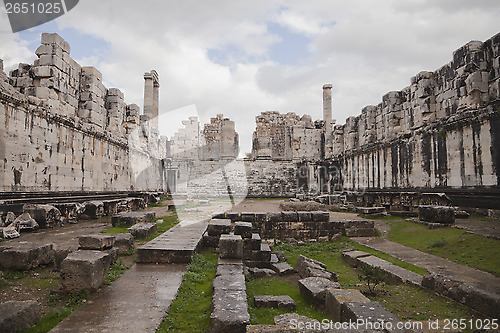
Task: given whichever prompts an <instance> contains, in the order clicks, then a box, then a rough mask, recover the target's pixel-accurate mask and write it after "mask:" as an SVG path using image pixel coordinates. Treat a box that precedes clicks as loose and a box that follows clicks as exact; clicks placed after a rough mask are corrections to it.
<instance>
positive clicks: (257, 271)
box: [248, 267, 276, 278]
mask: <svg viewBox="0 0 500 333" xmlns="http://www.w3.org/2000/svg"><path fill="white" fill-rule="evenodd" d="M248 272H249V273H250V274H251V275H252V276H253V277H254V278H261V277H271V276H273V275H276V272H275V271H273V270H272V269H269V268H258V267H251V268H249V269H248Z"/></svg>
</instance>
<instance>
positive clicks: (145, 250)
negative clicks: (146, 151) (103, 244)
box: [50, 220, 208, 333]
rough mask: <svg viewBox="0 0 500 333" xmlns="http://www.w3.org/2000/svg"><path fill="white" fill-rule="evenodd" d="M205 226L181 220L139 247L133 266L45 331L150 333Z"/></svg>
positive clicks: (169, 301)
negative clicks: (91, 298)
mask: <svg viewBox="0 0 500 333" xmlns="http://www.w3.org/2000/svg"><path fill="white" fill-rule="evenodd" d="M207 225H208V221H206V220H204V221H191V222H188V221H183V222H182V223H181V224H179V225H177V226H175V227H173V228H171V229H170V230H168V231H166V232H165V233H163V234H162V235H160V236H158V237H157V238H155V239H154V240H152V241H151V242H149V243H147V244H145V245H143V246H141V247H139V248H138V249H137V264H135V265H134V266H133V267H132V268H131V269H129V270H128V271H126V272H125V274H124V275H123V276H122V277H120V278H119V279H118V280H116V281H115V282H113V284H112V285H111V286H107V287H104V288H103V290H102V292H101V293H100V294H98V295H96V296H95V297H94V299H93V300H92V301H90V302H89V303H88V304H86V305H85V306H83V307H81V308H80V309H78V310H77V311H76V312H74V313H73V314H71V315H70V316H68V317H67V318H66V319H65V320H63V321H62V322H61V323H59V324H58V325H57V326H56V327H55V328H54V329H52V330H51V331H50V332H52V333H60V332H72V333H73V332H75V333H80V332H81V333H84V332H85V333H91V332H99V333H100V332H141V333H142V332H146V333H147V332H155V331H156V329H157V328H158V326H159V325H160V323H161V321H162V320H163V318H164V317H165V315H166V314H167V313H168V311H169V309H170V306H171V304H172V302H173V300H174V299H175V297H176V295H177V290H178V289H179V286H180V284H181V282H182V274H184V272H186V270H187V268H186V264H184V263H187V262H189V261H190V260H191V258H192V257H193V256H194V253H195V251H196V250H197V249H198V247H199V244H200V241H201V239H202V235H203V232H204V231H205V230H206V228H207ZM141 258H142V259H141ZM141 261H142V262H143V263H141ZM144 262H155V263H168V264H166V265H156V264H150V263H144ZM173 262H175V263H173ZM181 263H182V264H181Z"/></svg>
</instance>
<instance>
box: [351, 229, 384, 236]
mask: <svg viewBox="0 0 500 333" xmlns="http://www.w3.org/2000/svg"><path fill="white" fill-rule="evenodd" d="M376 235H377V230H376V229H374V228H347V229H345V236H347V237H372V236H376Z"/></svg>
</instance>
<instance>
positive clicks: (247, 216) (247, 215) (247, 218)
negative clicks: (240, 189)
mask: <svg viewBox="0 0 500 333" xmlns="http://www.w3.org/2000/svg"><path fill="white" fill-rule="evenodd" d="M240 221H243V222H255V213H254V212H242V213H241V216H240Z"/></svg>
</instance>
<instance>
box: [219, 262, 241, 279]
mask: <svg viewBox="0 0 500 333" xmlns="http://www.w3.org/2000/svg"><path fill="white" fill-rule="evenodd" d="M236 274H243V264H241V265H232V264H223V265H217V272H216V274H215V275H216V276H219V275H236Z"/></svg>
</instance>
